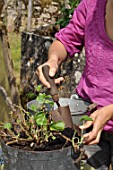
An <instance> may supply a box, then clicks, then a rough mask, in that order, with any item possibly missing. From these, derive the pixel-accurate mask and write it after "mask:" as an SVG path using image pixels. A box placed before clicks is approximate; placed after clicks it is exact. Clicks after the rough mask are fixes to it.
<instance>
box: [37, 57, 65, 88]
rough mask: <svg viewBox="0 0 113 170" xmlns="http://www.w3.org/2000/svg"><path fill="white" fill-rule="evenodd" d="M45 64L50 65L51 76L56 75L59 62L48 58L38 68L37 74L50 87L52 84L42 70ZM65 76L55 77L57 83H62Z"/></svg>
mask: <svg viewBox="0 0 113 170" xmlns="http://www.w3.org/2000/svg"><path fill="white" fill-rule="evenodd" d="M44 65H49V67H50V70H49V76H50V77H54V76H55V74H56V72H57V70H58V64H57V62H56V61H55V60H48V61H47V62H46V63H44V64H42V65H40V66H39V67H38V68H37V72H36V74H37V76H38V77H39V80H40V81H41V82H42V83H43V84H44V85H45V86H46V87H48V88H50V84H49V82H47V81H46V79H45V77H44V75H43V72H42V67H43V66H44ZM63 80H64V78H63V77H59V78H57V79H55V83H56V84H60V82H61V81H63Z"/></svg>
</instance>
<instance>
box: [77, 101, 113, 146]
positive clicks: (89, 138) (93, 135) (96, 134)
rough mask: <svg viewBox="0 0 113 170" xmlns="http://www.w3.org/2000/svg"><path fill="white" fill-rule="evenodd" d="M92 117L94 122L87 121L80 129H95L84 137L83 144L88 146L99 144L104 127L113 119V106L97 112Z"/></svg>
mask: <svg viewBox="0 0 113 170" xmlns="http://www.w3.org/2000/svg"><path fill="white" fill-rule="evenodd" d="M90 117H91V118H92V119H93V121H87V122H86V123H85V124H84V125H82V126H80V129H82V130H84V129H87V128H89V127H90V126H91V125H93V129H92V130H91V131H90V132H89V133H86V134H84V136H83V138H84V140H83V143H84V144H87V145H90V144H96V143H98V142H99V140H100V136H101V133H102V130H103V128H104V126H105V125H106V123H107V122H108V121H109V120H110V119H112V118H113V104H111V105H108V106H104V107H102V108H100V109H98V110H96V111H95V112H93V113H92V114H91V115H90Z"/></svg>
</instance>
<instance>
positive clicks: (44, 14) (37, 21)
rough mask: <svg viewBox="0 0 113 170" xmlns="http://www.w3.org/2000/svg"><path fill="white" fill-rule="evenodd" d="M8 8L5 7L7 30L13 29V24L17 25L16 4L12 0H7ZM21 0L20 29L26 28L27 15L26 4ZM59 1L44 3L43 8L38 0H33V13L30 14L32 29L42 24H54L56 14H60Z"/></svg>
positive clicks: (56, 17)
mask: <svg viewBox="0 0 113 170" xmlns="http://www.w3.org/2000/svg"><path fill="white" fill-rule="evenodd" d="M8 1H9V3H8V8H7V26H8V31H13V30H14V29H15V25H17V24H18V23H17V22H18V21H17V19H18V15H19V14H18V6H17V4H15V3H14V1H10V0H8ZM20 2H21V4H20V5H21V6H20V8H21V27H20V31H23V30H26V28H27V17H28V14H27V13H28V9H27V6H26V5H25V4H24V3H23V0H20ZM59 7H60V6H59V3H57V2H51V5H46V6H45V7H44V8H42V7H41V4H40V1H38V0H34V4H33V15H32V26H31V27H32V29H37V28H39V27H40V26H42V25H52V24H54V23H55V22H56V21H57V19H58V16H59V15H60V10H59Z"/></svg>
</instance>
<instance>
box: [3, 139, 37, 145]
mask: <svg viewBox="0 0 113 170" xmlns="http://www.w3.org/2000/svg"><path fill="white" fill-rule="evenodd" d="M23 141H24V142H32V141H34V139H24V138H18V139H16V140H13V141H9V142H7V143H6V145H12V144H15V143H18V142H23Z"/></svg>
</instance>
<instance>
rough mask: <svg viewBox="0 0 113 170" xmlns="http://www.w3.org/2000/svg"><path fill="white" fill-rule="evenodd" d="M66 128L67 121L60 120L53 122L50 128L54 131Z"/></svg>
mask: <svg viewBox="0 0 113 170" xmlns="http://www.w3.org/2000/svg"><path fill="white" fill-rule="evenodd" d="M64 128H65V123H64V122H62V121H59V122H57V123H55V122H54V123H51V125H50V130H52V131H62V130H64Z"/></svg>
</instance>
